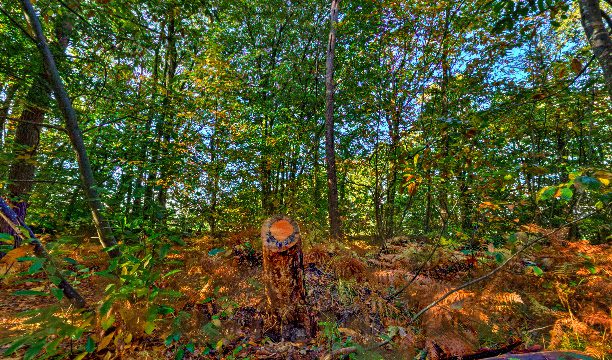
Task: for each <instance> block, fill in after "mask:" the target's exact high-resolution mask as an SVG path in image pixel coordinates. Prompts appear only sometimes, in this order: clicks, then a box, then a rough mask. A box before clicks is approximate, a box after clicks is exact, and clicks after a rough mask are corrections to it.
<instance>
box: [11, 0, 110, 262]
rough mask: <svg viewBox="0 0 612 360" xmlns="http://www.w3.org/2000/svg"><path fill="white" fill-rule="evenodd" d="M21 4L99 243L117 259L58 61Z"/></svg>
mask: <svg viewBox="0 0 612 360" xmlns="http://www.w3.org/2000/svg"><path fill="white" fill-rule="evenodd" d="M20 2H21V5H22V7H23V10H24V12H25V14H26V18H27V21H28V23H29V25H30V27H31V28H32V30H33V32H34V34H35V36H36V40H37V43H36V45H37V46H38V49H39V50H40V52H41V54H42V57H43V63H44V64H45V69H46V71H47V72H48V74H49V76H50V83H51V87H52V89H53V92H54V94H55V99H56V100H57V104H58V106H59V108H60V111H61V113H62V115H63V117H64V120H65V123H66V130H67V132H68V136H69V137H70V142H71V143H72V146H73V148H74V151H75V153H76V155H77V161H78V164H79V172H80V176H81V182H82V186H83V191H84V192H85V198H86V199H87V202H88V204H89V207H90V209H91V213H92V216H93V221H94V225H95V226H96V230H97V232H98V237H99V239H100V243H101V244H102V246H103V247H104V248H108V247H114V248H113V249H111V250H109V252H108V253H109V255H110V256H111V257H117V256H119V255H121V252H120V251H119V249H118V248H116V245H117V241H116V240H115V237H114V235H113V230H112V228H111V227H110V224H109V222H108V221H107V220H106V218H105V217H104V215H103V205H102V201H100V196H99V195H98V190H97V189H96V182H95V179H94V176H93V171H92V170H91V163H90V162H89V157H88V156H87V151H86V149H85V143H84V142H83V136H82V133H81V129H80V128H79V124H78V122H77V115H76V112H75V111H74V108H73V107H72V103H71V101H70V98H69V97H68V94H67V93H66V89H65V88H64V84H63V82H62V79H61V77H60V74H59V72H58V70H57V67H56V65H55V59H54V57H53V54H51V50H50V49H49V45H48V44H47V39H46V38H45V35H44V33H43V30H42V27H41V25H40V21H39V20H38V16H37V15H36V11H35V10H34V8H33V7H32V4H31V3H30V0H20Z"/></svg>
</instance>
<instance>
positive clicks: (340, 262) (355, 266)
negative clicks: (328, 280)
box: [331, 255, 366, 279]
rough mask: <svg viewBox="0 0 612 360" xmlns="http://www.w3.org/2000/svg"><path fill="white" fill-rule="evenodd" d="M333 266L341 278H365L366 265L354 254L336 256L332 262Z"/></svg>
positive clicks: (333, 269)
mask: <svg viewBox="0 0 612 360" xmlns="http://www.w3.org/2000/svg"><path fill="white" fill-rule="evenodd" d="M331 268H332V271H333V272H334V273H335V274H336V275H338V276H339V277H341V278H345V279H351V278H355V279H363V278H365V271H366V265H365V264H364V262H363V261H361V260H360V259H357V258H356V257H354V256H350V255H345V256H338V257H336V258H334V259H333V260H332V262H331Z"/></svg>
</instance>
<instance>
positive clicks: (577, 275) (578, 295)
mask: <svg viewBox="0 0 612 360" xmlns="http://www.w3.org/2000/svg"><path fill="white" fill-rule="evenodd" d="M523 230H524V231H523V232H520V233H517V236H516V238H517V243H516V244H515V245H514V246H517V245H518V244H519V243H520V242H521V241H522V242H526V241H527V239H528V238H533V237H534V236H540V235H542V234H545V233H546V230H545V229H542V228H539V227H536V226H530V227H524V229H523ZM565 234H566V231H559V232H557V233H556V234H554V235H551V236H548V238H546V239H545V240H544V241H543V242H542V243H541V244H537V245H536V246H535V247H534V248H533V249H530V250H528V251H526V252H524V253H522V254H521V255H520V256H517V258H516V259H514V260H512V261H511V262H509V263H508V264H507V266H505V267H504V268H503V269H502V270H501V271H499V272H498V273H497V274H496V275H494V276H493V277H491V278H489V279H486V280H484V281H483V282H481V283H478V284H476V285H474V286H472V287H468V288H466V289H463V290H460V291H457V292H455V293H453V294H452V295H450V296H449V297H447V298H446V299H445V300H444V301H442V302H440V303H439V304H438V305H437V306H435V307H433V308H431V309H430V310H429V311H428V312H426V313H425V314H424V315H423V316H421V317H420V318H419V319H418V320H416V321H415V322H412V321H411V317H412V316H414V314H415V313H416V312H417V311H419V310H420V309H422V308H424V307H425V306H427V305H428V304H430V303H431V302H432V301H434V300H436V299H438V298H440V297H441V296H443V295H444V294H445V293H447V292H448V291H449V290H452V289H453V288H455V287H457V286H459V285H461V284H463V283H465V282H466V281H468V280H470V279H474V278H476V277H478V276H481V275H483V274H486V273H487V272H489V271H491V270H492V269H493V268H495V267H496V266H498V265H499V263H500V261H501V260H503V259H504V258H507V257H508V256H509V255H510V254H511V253H512V252H513V250H514V249H513V248H512V246H505V247H500V248H496V247H495V246H493V244H489V245H488V246H487V245H485V246H484V249H483V250H482V251H480V252H477V253H473V254H469V253H467V254H466V252H462V251H459V249H455V250H451V249H449V246H439V245H436V244H435V242H436V240H435V239H433V240H432V239H428V238H424V237H396V238H393V239H390V240H388V241H387V244H386V248H385V249H384V250H383V251H379V249H380V247H379V246H376V245H373V244H370V243H368V242H367V241H363V240H360V241H352V242H348V241H347V242H344V243H336V244H332V243H327V244H325V245H323V244H315V245H312V244H311V243H310V242H306V243H305V246H304V267H305V281H306V289H307V299H308V301H309V303H310V306H311V310H312V314H313V316H314V318H315V319H316V321H317V322H318V324H319V331H318V335H317V337H316V338H314V339H312V340H310V341H307V342H302V343H294V342H287V341H277V342H273V341H272V340H271V339H270V338H268V337H267V336H266V333H265V330H266V329H265V321H264V289H263V283H262V279H261V273H262V271H261V251H260V248H261V242H260V240H258V238H259V235H258V232H257V231H254V230H253V231H244V232H240V233H234V234H230V235H228V236H227V237H224V238H223V239H214V238H211V237H207V236H204V237H200V238H188V239H183V241H184V242H185V245H183V246H178V245H177V246H173V247H172V248H171V249H170V250H169V251H168V254H167V256H165V257H164V260H163V261H160V262H158V263H157V264H156V265H155V266H154V268H155V270H156V271H158V272H159V273H160V274H162V276H159V277H157V278H155V280H154V283H153V284H154V286H148V285H147V286H148V291H149V294H146V292H147V289H146V288H145V290H144V292H145V294H144V295H146V296H143V293H142V290H139V289H134V288H133V289H132V290H133V292H134V294H136V295H134V294H129V296H125V297H123V298H121V299H119V298H117V299H116V300H115V301H114V305H112V308H110V310H109V311H108V313H109V314H110V315H108V316H106V317H98V318H96V320H94V321H93V322H92V321H89V322H88V321H82V320H78V321H77V320H74V318H73V317H74V316H75V315H74V314H73V313H72V312H71V311H70V310H69V306H68V303H67V302H66V300H62V302H61V307H59V308H57V307H55V308H54V309H55V312H54V314H56V318H55V319H56V320H57V319H61V321H64V322H69V323H70V322H73V323H72V324H73V325H74V326H77V327H79V326H80V327H82V328H83V331H84V334H85V336H81V337H80V340H78V341H74V342H73V341H62V342H61V344H60V345H59V346H61V347H63V351H64V352H65V354H67V355H66V356H67V357H70V358H74V357H77V355H80V356H82V357H81V358H103V359H111V358H123V359H158V358H159V359H162V358H179V357H183V358H185V359H196V358H211V359H213V358H224V359H234V358H251V359H289V358H291V359H318V358H323V357H325V356H328V355H330V354H331V353H332V352H333V351H334V350H335V352H334V355H337V354H341V353H342V352H343V351H345V352H346V353H352V355H353V356H354V357H355V358H359V359H362V358H363V359H380V358H384V359H413V358H425V356H427V357H428V358H432V359H449V358H457V357H460V356H466V355H474V354H484V353H486V349H499V348H502V347H504V346H508V345H517V344H519V342H520V345H518V346H517V347H516V349H515V351H517V352H529V351H538V350H544V349H546V350H556V349H564V350H579V351H583V352H586V353H587V354H589V355H591V356H593V357H596V358H601V359H604V358H608V359H609V358H611V357H612V301H611V297H612V246H611V245H610V244H602V245H591V244H589V243H588V242H587V241H584V240H583V241H575V242H568V241H566V240H565V236H566V235H565ZM432 250H433V251H432ZM27 251H28V247H27V246H26V247H23V250H20V251H16V252H15V253H9V255H8V256H7V257H5V258H3V259H2V261H1V262H0V274H4V275H3V278H2V279H0V281H1V283H0V286H1V288H2V291H1V292H0V323H1V324H2V325H1V326H0V339H5V338H8V337H10V336H16V335H18V334H20V333H23V332H30V333H31V332H33V331H36V330H37V329H38V330H40V328H41V327H44V326H47V327H48V326H55V325H50V323H49V322H48V321H47V323H44V322H39V321H37V320H35V321H32V319H37V318H36V317H35V316H34V315H33V313H32V312H31V313H30V314H29V315H28V316H25V317H23V316H19V315H18V313H19V312H21V311H25V310H36V309H41V311H44V310H42V309H47V308H49V307H51V306H54V305H57V299H56V298H55V297H53V296H50V295H49V291H50V290H51V289H52V288H53V285H52V284H51V282H50V281H49V280H48V279H46V277H45V275H44V273H42V272H38V273H35V274H34V275H28V274H27V273H28V270H31V267H32V265H31V263H30V262H28V261H25V262H15V261H14V260H15V259H16V258H17V257H23V256H29V255H28V253H27ZM54 253H55V256H56V257H57V258H69V259H70V262H69V263H67V264H64V263H62V264H63V265H66V266H67V267H70V268H71V270H72V271H74V272H75V273H77V274H78V276H75V277H74V278H72V279H71V280H72V281H73V283H75V282H76V283H77V285H76V287H77V289H78V290H79V291H80V292H81V294H82V295H83V297H84V298H85V299H86V301H87V303H88V307H89V308H90V309H91V310H97V311H98V312H100V306H101V304H103V303H104V302H105V300H107V298H105V289H106V291H107V292H108V289H109V286H111V284H113V280H112V279H109V278H108V277H105V276H101V275H100V271H101V270H103V269H105V268H106V267H107V266H108V259H107V258H106V257H104V256H100V252H99V247H98V246H97V244H95V243H94V242H93V240H92V241H89V242H86V243H84V244H82V245H66V244H64V245H62V246H59V247H56V248H55V249H54ZM431 254H433V255H431ZM138 256H139V255H138V254H135V258H138ZM427 259H429V261H427V262H426V263H425V265H424V266H422V264H423V263H424V261H425V260H427ZM11 260H12V262H11ZM145 265H146V264H145ZM419 270H420V273H419ZM417 273H418V274H417ZM134 274H140V275H138V276H146V274H144V275H143V274H142V273H136V272H135V273H134ZM163 274H166V275H167V276H165V277H164V276H163ZM77 279H78V282H77ZM412 279H414V280H413V281H412V282H411V280H412ZM143 281H144V280H143ZM407 285H408V286H407ZM406 286H407V287H406ZM154 288H158V289H160V291H159V294H160V295H159V296H155V297H152V296H150V292H151V291H153V289H154ZM402 289H403V290H402ZM400 290H401V291H400ZM155 291H157V290H155ZM156 294H157V293H156ZM28 295H29V296H28ZM147 298H149V299H153V300H151V301H148V300H146V299H147ZM152 303H154V304H155V306H157V309H166V310H165V311H158V312H156V313H155V316H157V317H156V318H154V319H153V320H152V318H151V315H150V314H151V312H150V309H151V306H152ZM102 306H105V305H102ZM156 311H157V310H156ZM28 319H29V320H28ZM105 322H106V324H105ZM45 336H48V339H49V340H48V341H52V339H53V335H45ZM88 339H91V340H88ZM86 341H87V342H88V344H87V345H85V342H86ZM90 341H91V342H92V343H91V344H89V342H90ZM84 346H86V348H87V349H88V350H87V351H85V352H83V350H82V349H83V347H84ZM7 347H8V345H4V346H2V347H0V351H4V349H6V348H7ZM79 348H80V349H81V350H79V351H78V352H77V350H74V349H79ZM27 350H28V349H27V348H26V349H24V350H20V352H18V353H16V354H14V355H13V356H17V355H19V356H17V357H16V358H21V356H23V354H24V351H27ZM39 350H40V349H39ZM72 351H74V353H71V352H72ZM42 354H44V351H43V353H42ZM329 358H331V356H330V357H329Z"/></svg>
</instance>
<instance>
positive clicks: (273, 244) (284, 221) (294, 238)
mask: <svg viewBox="0 0 612 360" xmlns="http://www.w3.org/2000/svg"><path fill="white" fill-rule="evenodd" d="M261 240H262V243H263V246H264V247H265V248H267V250H268V251H272V252H281V251H285V250H288V249H290V248H291V247H293V246H294V245H295V244H297V243H298V242H299V240H300V228H299V226H298V224H297V223H296V222H295V221H293V219H291V218H289V217H287V216H284V215H276V216H273V217H271V218H269V219H268V220H266V221H264V223H263V225H262V227H261Z"/></svg>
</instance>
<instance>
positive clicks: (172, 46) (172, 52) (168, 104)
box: [157, 5, 177, 222]
mask: <svg viewBox="0 0 612 360" xmlns="http://www.w3.org/2000/svg"><path fill="white" fill-rule="evenodd" d="M174 12H175V7H174V6H173V5H172V6H170V9H169V10H168V31H167V34H166V60H165V65H164V67H165V71H164V73H165V84H164V100H163V109H162V111H163V114H164V116H163V117H162V121H161V122H160V123H161V126H160V129H159V130H160V133H159V141H161V142H165V143H166V146H162V149H164V150H165V151H162V154H163V155H168V152H169V151H170V150H169V146H168V145H169V143H170V139H171V138H172V133H171V132H172V123H173V117H174V114H173V113H172V97H173V94H172V90H173V89H172V88H173V83H174V76H175V74H176V68H177V53H176V27H175V25H176V24H175V23H176V19H175V14H174ZM164 152H165V154H164ZM168 175H169V165H168V162H167V161H163V162H162V163H161V167H160V179H161V180H163V181H164V182H165V179H166V177H167V176H168ZM157 201H158V203H159V208H160V212H161V214H160V215H161V219H162V221H163V222H165V221H166V203H167V201H168V186H167V185H165V184H163V185H161V186H160V189H159V192H158V193H157Z"/></svg>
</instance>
